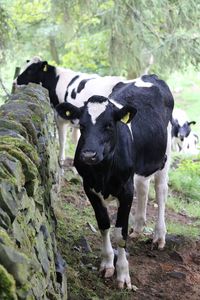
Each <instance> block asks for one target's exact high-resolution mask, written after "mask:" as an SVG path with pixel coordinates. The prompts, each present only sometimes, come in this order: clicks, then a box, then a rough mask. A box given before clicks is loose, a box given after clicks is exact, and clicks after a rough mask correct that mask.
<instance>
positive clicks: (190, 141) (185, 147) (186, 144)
mask: <svg viewBox="0 0 200 300" xmlns="http://www.w3.org/2000/svg"><path fill="white" fill-rule="evenodd" d="M198 144H199V136H198V134H197V133H195V132H193V131H191V132H190V134H189V135H188V137H186V138H184V141H183V144H182V149H181V153H183V154H191V155H198V154H199V150H198Z"/></svg>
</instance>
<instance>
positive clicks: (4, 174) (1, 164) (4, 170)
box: [0, 151, 25, 189]
mask: <svg viewBox="0 0 200 300" xmlns="http://www.w3.org/2000/svg"><path fill="white" fill-rule="evenodd" d="M0 179H3V180H4V181H7V182H9V183H12V184H13V185H15V186H17V187H18V189H21V187H22V186H24V184H25V176H24V174H23V170H22V164H21V162H20V161H19V160H18V159H16V158H15V157H13V156H11V155H10V154H9V153H8V152H7V151H0Z"/></svg>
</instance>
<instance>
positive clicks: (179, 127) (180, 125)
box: [172, 108, 196, 153]
mask: <svg viewBox="0 0 200 300" xmlns="http://www.w3.org/2000/svg"><path fill="white" fill-rule="evenodd" d="M188 120H189V118H188V116H187V114H186V112H185V111H183V110H182V109H179V108H176V109H174V111H173V120H172V150H173V151H176V152H182V153H187V152H189V149H190V148H192V149H193V146H192V145H191V146H190V141H191V143H193V138H192V136H191V137H190V138H189V136H190V133H191V125H194V124H196V122H195V121H191V122H189V121H188Z"/></svg>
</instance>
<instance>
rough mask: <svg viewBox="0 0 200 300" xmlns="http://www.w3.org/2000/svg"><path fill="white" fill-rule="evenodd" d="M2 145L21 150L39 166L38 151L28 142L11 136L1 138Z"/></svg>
mask: <svg viewBox="0 0 200 300" xmlns="http://www.w3.org/2000/svg"><path fill="white" fill-rule="evenodd" d="M0 144H2V145H11V146H12V147H14V148H15V147H17V148H19V149H21V150H22V151H23V152H24V153H25V154H26V155H27V156H28V157H29V158H30V159H31V160H32V162H33V163H34V164H36V165H37V166H39V164H40V158H39V156H38V153H37V151H36V149H35V148H34V147H33V146H32V145H31V144H30V143H28V142H27V141H26V140H22V139H20V138H17V137H11V136H0Z"/></svg>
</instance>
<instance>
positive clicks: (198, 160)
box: [169, 155, 200, 202]
mask: <svg viewBox="0 0 200 300" xmlns="http://www.w3.org/2000/svg"><path fill="white" fill-rule="evenodd" d="M169 185H170V187H171V189H172V191H174V192H178V193H179V194H180V195H181V198H182V199H184V200H185V201H187V202H190V201H198V202H200V194H199V188H200V155H199V156H197V157H194V158H192V157H186V156H181V155H179V156H178V155H176V156H174V157H173V159H172V167H171V170H170V176H169Z"/></svg>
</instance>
